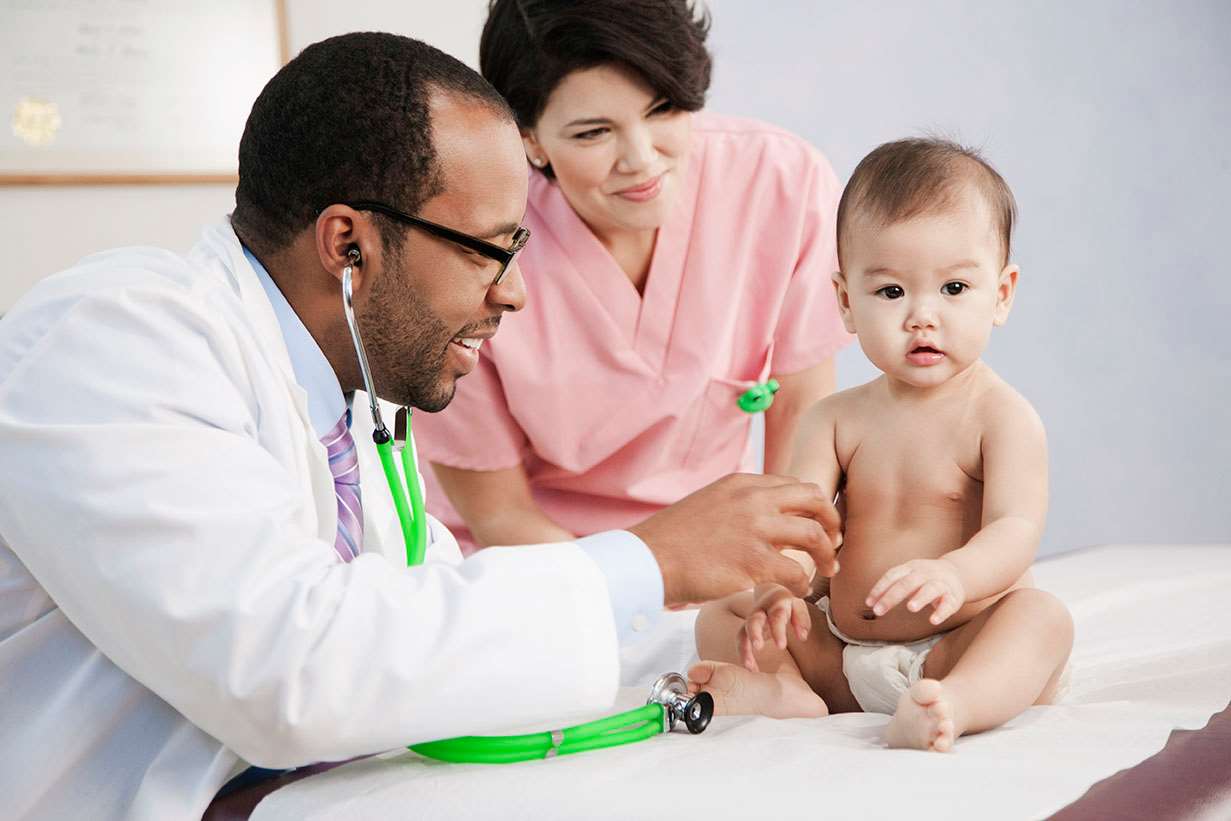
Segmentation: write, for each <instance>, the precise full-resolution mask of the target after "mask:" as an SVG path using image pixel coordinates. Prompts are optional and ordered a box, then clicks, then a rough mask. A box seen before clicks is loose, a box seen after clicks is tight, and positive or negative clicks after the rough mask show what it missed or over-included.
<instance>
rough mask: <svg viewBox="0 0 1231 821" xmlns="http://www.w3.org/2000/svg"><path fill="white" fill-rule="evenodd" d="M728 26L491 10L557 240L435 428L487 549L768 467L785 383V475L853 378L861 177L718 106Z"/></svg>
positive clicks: (531, 217)
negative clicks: (798, 443) (854, 210)
mask: <svg viewBox="0 0 1231 821" xmlns="http://www.w3.org/2000/svg"><path fill="white" fill-rule="evenodd" d="M707 29H708V19H705V18H702V19H698V18H697V17H696V16H695V14H694V13H693V11H692V9H691V8H690V7H689V4H688V3H686V2H685V1H684V0H647V1H646V2H641V3H637V4H634V5H632V6H631V7H630V5H629V4H623V3H617V2H614V0H584V1H583V2H577V1H576V0H567V2H566V1H563V0H562V1H561V2H532V1H529V0H527V1H523V2H515V0H496V2H494V3H493V4H492V6H491V11H490V15H489V17H488V20H487V23H486V26H485V28H484V30H483V36H482V42H481V46H480V61H481V68H482V71H483V74H484V76H485V77H486V78H487V79H488V80H489V81H491V83H492V84H493V85H494V86H495V87H496V88H497V90H499V91H500V92H501V93H502V94H503V95H504V97H505V98H506V99H507V100H508V101H509V103H510V105H511V106H512V108H513V110H514V112H515V114H516V115H517V119H518V124H519V126H520V128H521V134H522V140H523V144H524V148H525V153H526V156H527V158H528V160H529V162H530V165H531V167H532V170H531V172H530V186H529V204H528V208H527V213H526V220H525V223H526V226H527V227H528V228H530V230H531V232H532V233H533V235H534V238H535V239H534V242H533V243H532V244H531V245H530V246H529V247H527V249H526V251H525V252H524V253H523V255H522V256H521V258H520V260H521V267H522V272H523V275H524V276H525V278H526V287H527V290H528V291H529V292H530V294H531V297H530V299H529V300H528V302H527V305H526V308H525V310H524V311H522V312H521V313H519V314H518V315H515V316H510V317H508V319H507V320H506V325H505V330H504V331H503V332H502V333H501V335H500V338H499V339H495V340H491V341H489V342H485V343H484V345H483V347H482V349H481V350H480V354H479V362H478V365H477V367H476V369H475V371H474V373H472V374H471V375H470V376H469V377H468V378H467V379H466V381H465V382H464V383H462V384H459V385H458V389H457V394H456V396H455V397H454V401H453V403H452V405H451V406H450V407H449V409H448V410H447V411H445V412H443V413H440V414H436V415H432V416H423V417H421V418H419V420H418V422H417V424H418V428H417V430H418V431H419V440H420V445H419V447H420V453H421V455H423V456H425V457H426V458H427V459H429V460H430V461H431V462H432V463H433V467H434V472H435V479H436V481H437V482H438V485H439V488H440V489H442V490H443V491H444V492H443V493H441V492H439V491H438V490H436V488H431V489H430V490H429V492H428V500H429V507H430V509H431V510H432V511H433V512H434V513H435V514H436V515H437V516H439V517H440V518H441V519H442V520H443V521H445V522H447V523H448V524H449V526H450V527H451V528H452V529H453V531H454V533H455V534H457V536H458V539H459V541H460V542H461V543H462V547H463V550H473V549H474V548H475V547H476V546H482V545H490V544H520V543H536V542H544V541H556V540H566V539H571V538H573V537H574V536H575V535H578V534H586V533H594V532H598V531H602V530H605V529H608V528H612V527H623V526H626V525H627V524H628V523H630V522H635V521H637V520H639V519H641V518H644V517H645V516H647V515H650V514H651V513H653V512H654V511H656V510H659V509H661V508H662V507H663V506H664V505H667V504H670V503H672V502H674V501H675V500H677V499H679V498H680V497H682V496H684V495H686V494H688V493H690V492H691V491H694V490H696V489H697V488H699V487H701V486H703V485H705V484H707V483H709V482H711V481H713V480H715V479H717V478H718V477H720V476H723V475H726V474H729V473H732V472H735V471H749V470H754V469H755V461H754V453H753V452H752V451H751V449H750V448H749V447H748V440H749V435H748V434H749V428H750V425H751V417H750V415H749V414H747V413H745V412H743V411H742V410H741V409H740V407H739V406H738V404H737V402H738V399H739V397H740V395H741V394H742V393H744V392H745V391H746V390H748V389H749V388H750V387H753V386H755V385H758V384H761V383H764V382H765V381H767V380H768V379H769V378H771V377H772V378H773V379H776V380H777V381H778V383H780V385H781V389H780V390H779V392H778V393H777V395H776V398H775V401H774V404H773V406H772V407H771V408H770V410H769V411H768V412H767V413H766V414H765V462H764V465H765V470H766V472H767V473H775V472H781V471H784V470H785V468H786V458H787V452H788V450H789V445H790V440H791V437H792V435H793V433H794V430H795V427H796V421H797V419H798V417H799V414H800V412H801V410H803V409H804V408H806V407H808V406H809V405H810V404H812V403H813V402H815V401H817V400H818V399H820V398H821V397H822V396H824V395H826V394H827V393H829V392H830V391H831V390H832V389H833V385H834V371H833V357H834V354H835V353H836V352H837V351H838V350H839V349H840V348H841V347H842V346H844V345H846V344H847V343H848V342H849V340H850V337H849V336H848V335H847V333H846V332H845V330H844V329H843V327H842V324H841V322H840V320H839V317H838V313H837V307H836V305H835V302H834V297H833V288H832V286H831V284H830V274H831V273H832V272H833V271H834V270H835V269H836V267H837V260H836V255H835V247H834V215H835V211H836V208H837V202H838V196H839V194H840V193H841V188H840V186H839V184H838V181H837V179H836V178H835V176H834V173H833V171H832V170H831V169H830V167H829V164H828V163H827V162H826V161H825V159H824V158H823V157H822V156H821V155H820V154H819V153H818V152H817V151H816V150H815V149H813V148H812V147H811V146H809V145H808V144H807V143H806V142H804V141H803V140H801V139H799V138H798V137H795V136H793V135H791V134H789V133H787V132H785V131H783V130H781V129H778V128H775V127H773V126H770V125H766V124H764V123H759V122H754V121H750V120H740V119H731V118H723V117H717V116H712V115H709V114H705V113H699V109H701V107H702V105H703V103H704V99H705V93H706V89H707V88H708V86H709V79H710V55H709V53H708V52H707V51H706V48H705V44H704V41H705V37H706V33H707ZM694 112H698V113H694ZM428 481H429V484H430V483H431V482H432V477H429V479H428Z"/></svg>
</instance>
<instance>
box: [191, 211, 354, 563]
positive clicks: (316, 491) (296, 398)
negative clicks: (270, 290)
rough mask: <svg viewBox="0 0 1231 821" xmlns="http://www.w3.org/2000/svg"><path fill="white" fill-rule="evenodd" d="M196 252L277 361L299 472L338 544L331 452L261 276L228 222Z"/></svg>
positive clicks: (208, 232)
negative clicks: (225, 284) (221, 278)
mask: <svg viewBox="0 0 1231 821" xmlns="http://www.w3.org/2000/svg"><path fill="white" fill-rule="evenodd" d="M193 254H194V255H196V256H197V257H198V259H199V260H200V261H202V263H203V264H209V262H210V261H211V260H212V261H213V262H215V263H216V264H217V265H218V266H220V267H221V269H222V273H223V274H224V275H225V276H226V277H227V278H228V279H229V280H230V282H231V284H232V286H233V287H234V288H235V290H236V291H237V292H238V294H239V297H240V301H241V302H242V303H243V305H244V311H245V313H246V314H247V316H248V318H249V320H250V322H249V327H250V328H251V330H252V332H253V335H254V337H255V338H256V341H257V343H258V345H259V346H260V348H261V351H262V353H264V355H265V356H266V357H267V358H268V359H269V361H271V362H272V363H274V365H275V366H276V367H277V370H278V372H279V373H280V374H281V375H282V377H283V387H284V388H285V390H286V393H287V398H288V399H289V400H290V401H289V402H288V403H287V407H288V411H289V413H290V419H291V422H292V429H293V430H296V431H298V436H299V438H300V441H301V444H302V448H301V449H300V451H299V452H298V454H297V455H298V458H297V460H296V464H295V468H296V471H295V472H296V475H297V476H299V477H300V479H301V482H302V488H301V490H302V492H303V493H304V494H305V495H311V496H312V498H313V500H314V501H315V506H316V519H317V528H318V533H319V535H320V536H321V538H323V539H325V540H326V541H328V542H329V544H331V545H332V544H333V540H334V536H335V533H336V532H337V527H338V509H337V501H336V498H335V496H334V489H333V474H332V473H331V472H330V470H329V454H328V452H327V451H326V450H325V447H324V445H322V444H321V442H320V439H319V438H317V435H316V431H315V430H314V429H313V427H312V419H311V417H310V416H309V414H308V396H307V393H306V392H305V391H304V389H303V387H302V386H301V385H300V384H299V383H298V382H296V381H295V370H294V368H293V367H292V366H291V356H290V353H289V352H288V351H287V348H286V341H285V340H284V339H283V338H282V329H281V327H280V326H279V325H278V318H277V316H276V315H275V314H274V309H273V306H272V305H270V304H269V297H268V296H267V295H266V293H265V289H264V288H262V287H261V283H260V281H259V280H258V279H257V275H256V272H255V271H254V270H252V265H251V264H250V263H249V262H248V259H247V257H245V256H244V250H243V246H242V245H240V242H239V238H238V237H237V236H236V235H235V231H234V229H232V228H231V225H230V223H229V222H225V223H220V224H217V225H212V226H209V227H207V228H206V229H205V231H204V232H203V234H202V237H201V241H200V243H199V244H198V246H197V247H196V248H195V249H193Z"/></svg>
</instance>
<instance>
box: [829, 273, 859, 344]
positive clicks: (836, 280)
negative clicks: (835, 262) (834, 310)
mask: <svg viewBox="0 0 1231 821" xmlns="http://www.w3.org/2000/svg"><path fill="white" fill-rule="evenodd" d="M831 279H832V280H833V287H834V291H835V292H837V295H838V313H839V315H841V317H842V324H843V325H845V326H846V332H847V333H848V334H853V333H855V318H854V317H853V316H852V315H851V295H850V294H849V293H848V292H847V290H846V274H844V273H842V272H841V271H834V272H833V276H832V277H831Z"/></svg>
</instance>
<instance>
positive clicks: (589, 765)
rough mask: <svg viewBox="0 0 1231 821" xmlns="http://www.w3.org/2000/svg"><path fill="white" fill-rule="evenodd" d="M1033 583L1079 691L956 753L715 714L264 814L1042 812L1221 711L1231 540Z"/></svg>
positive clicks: (1129, 556) (660, 636)
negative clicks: (1072, 634) (707, 722)
mask: <svg viewBox="0 0 1231 821" xmlns="http://www.w3.org/2000/svg"><path fill="white" fill-rule="evenodd" d="M1035 575H1036V579H1037V583H1038V585H1039V586H1040V587H1042V588H1043V589H1046V590H1050V591H1051V592H1053V593H1055V594H1056V595H1058V596H1059V597H1060V598H1061V599H1063V600H1064V601H1065V602H1066V603H1067V604H1068V606H1069V608H1070V609H1071V611H1072V613H1073V617H1074V620H1075V622H1076V626H1077V639H1076V645H1075V648H1074V653H1073V667H1074V670H1073V680H1072V689H1071V691H1070V693H1069V695H1068V697H1067V699H1066V700H1065V701H1064V702H1063V703H1062V704H1059V705H1056V706H1050V707H1036V708H1032V709H1031V710H1028V711H1027V712H1026V713H1024V714H1023V715H1021V716H1019V717H1018V718H1016V719H1014V720H1013V721H1011V722H1009V723H1008V724H1007V725H1005V726H1004V727H1002V728H1000V729H997V730H994V731H991V732H988V733H983V734H980V735H976V736H969V737H966V738H963V739H961V740H960V741H959V743H958V745H957V750H956V752H954V753H952V754H949V755H941V754H933V753H922V752H916V751H904V750H888V749H885V747H884V745H883V743H882V741H881V732H882V729H883V727H884V725H885V723H886V722H887V720H888V719H887V717H886V716H881V715H869V714H848V715H839V716H831V717H829V718H824V719H791V720H787V721H774V720H770V719H765V718H751V717H732V718H724V717H720V718H716V719H715V720H714V722H713V723H712V724H711V726H710V728H709V729H708V730H707V731H706V732H705V734H704V735H702V736H698V737H692V736H688V735H687V734H680V733H676V734H672V735H670V736H666V737H656V738H653V739H651V740H649V741H646V742H642V743H639V744H633V745H629V746H626V747H620V748H616V749H611V750H602V751H598V752H590V753H585V754H581V755H576V756H567V757H564V758H558V759H554V760H549V761H534V762H526V763H523V764H516V765H504V766H484V765H456V764H442V763H439V762H431V761H425V760H423V759H420V758H418V757H417V756H415V755H413V754H411V753H403V754H400V755H396V756H392V755H388V754H387V755H386V756H383V757H377V758H372V759H367V760H364V761H360V762H355V763H353V764H348V765H345V766H343V767H339V768H337V769H335V770H333V771H330V772H328V773H324V774H322V775H318V776H314V777H312V778H308V779H305V780H303V781H299V782H296V783H294V784H291V785H289V786H287V787H284V788H282V789H281V790H278V791H276V792H274V793H272V794H271V795H270V796H269V797H268V798H266V799H265V800H264V801H263V802H262V803H261V804H260V805H259V806H258V807H257V809H256V811H255V812H254V813H253V816H252V818H253V819H254V821H282V820H283V819H311V820H312V821H324V820H325V819H344V818H345V819H350V818H368V817H373V818H375V817H384V816H390V817H402V816H406V815H411V814H413V816H414V817H416V818H424V819H432V818H468V819H521V818H524V819H533V821H543V819H554V818H596V819H629V818H638V819H643V818H644V819H649V818H663V819H673V820H674V819H678V818H680V817H696V818H706V819H707V821H708V819H721V818H740V819H747V818H750V817H766V816H769V815H781V816H795V817H809V816H813V815H817V814H820V815H824V816H828V817H859V818H869V819H877V818H884V819H893V821H901V819H906V818H909V819H911V821H920V819H930V818H945V819H954V818H970V819H984V818H990V817H995V818H1040V817H1044V816H1046V815H1049V814H1050V813H1052V812H1055V811H1056V810H1058V809H1060V808H1061V807H1063V806H1065V805H1066V804H1069V803H1071V802H1072V801H1074V800H1076V799H1077V798H1079V797H1080V796H1081V795H1082V794H1083V793H1084V792H1085V791H1086V789H1088V788H1089V787H1090V786H1091V785H1092V784H1094V783H1096V782H1098V781H1100V780H1102V779H1103V778H1106V777H1107V776H1109V775H1112V774H1113V773H1115V772H1117V771H1118V770H1121V769H1123V768H1126V767H1131V766H1133V765H1135V764H1137V763H1138V762H1140V761H1142V760H1144V759H1145V758H1148V757H1149V756H1150V755H1153V754H1154V753H1155V752H1157V751H1158V750H1160V749H1162V747H1163V745H1164V744H1165V743H1166V740H1167V737H1168V735H1169V734H1170V733H1171V731H1172V730H1173V729H1176V728H1183V729H1193V728H1198V727H1201V726H1203V725H1204V724H1205V723H1206V721H1207V720H1208V718H1209V717H1210V715H1211V714H1212V713H1215V712H1217V711H1219V710H1220V709H1222V708H1223V707H1224V706H1226V704H1227V699H1228V697H1229V696H1231V596H1228V595H1227V591H1228V590H1229V589H1231V545H1204V546H1178V545H1155V546H1117V547H1103V548H1096V549H1090V550H1083V551H1079V552H1075V553H1071V554H1067V555H1064V556H1060V557H1056V558H1054V559H1049V560H1046V561H1043V562H1041V563H1039V565H1038V566H1037V568H1036V573H1035ZM693 619H695V613H694V612H681V613H669V614H667V615H666V617H665V618H664V620H663V623H662V624H661V625H660V627H661V629H659V630H656V633H655V635H653V636H651V637H650V638H648V639H647V641H646V642H645V643H642V644H640V645H637V646H635V647H633V648H632V649H630V650H628V651H626V654H625V664H626V668H625V673H624V674H625V678H626V681H625V683H626V684H631V683H636V685H637V686H636V687H628V688H622V689H621V692H620V705H621V706H630V707H631V706H634V705H635V704H637V703H640V702H641V701H643V700H644V698H645V693H646V690H647V689H648V685H649V683H650V681H651V680H652V679H653V678H655V677H656V676H657V675H658V674H659V673H661V672H664V671H667V670H671V669H678V670H681V671H683V670H684V668H686V667H687V666H688V664H689V662H690V661H691V660H693V659H695V655H694V652H693V643H692V621H693ZM630 679H631V680H630Z"/></svg>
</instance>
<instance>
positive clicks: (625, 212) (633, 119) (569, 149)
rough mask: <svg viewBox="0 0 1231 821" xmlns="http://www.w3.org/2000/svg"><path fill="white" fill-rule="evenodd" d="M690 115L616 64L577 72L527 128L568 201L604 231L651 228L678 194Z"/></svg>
mask: <svg viewBox="0 0 1231 821" xmlns="http://www.w3.org/2000/svg"><path fill="white" fill-rule="evenodd" d="M691 130H692V118H691V115H690V114H689V113H688V112H686V111H681V110H679V109H676V108H674V107H672V105H671V103H669V102H667V100H666V99H665V98H663V97H660V96H658V95H657V93H656V92H655V91H654V90H653V89H652V88H650V87H649V86H648V85H647V84H646V83H645V82H644V81H643V80H641V79H640V78H639V77H638V76H637V75H635V74H633V73H631V72H629V71H627V70H624V69H622V68H619V67H617V66H613V65H603V66H597V67H595V68H590V69H585V70H581V71H574V72H573V73H572V74H569V75H567V76H566V77H565V78H564V79H563V80H562V81H561V82H560V84H559V85H557V86H556V88H555V90H554V91H552V93H551V96H550V97H549V98H548V100H547V105H546V107H545V108H544V109H543V114H542V116H541V117H539V121H538V122H537V123H535V126H534V128H533V129H530V130H529V131H528V132H526V133H525V134H523V137H524V141H525V149H526V155H527V156H528V157H529V158H530V160H531V162H534V161H535V160H536V159H541V160H545V161H546V162H547V163H550V164H551V168H552V170H553V171H554V172H555V175H556V182H557V183H558V184H559V186H560V190H561V192H562V193H563V194H564V196H565V198H566V199H567V200H568V202H569V205H571V206H572V207H573V210H574V211H576V212H577V214H578V216H580V217H581V218H582V220H584V221H585V223H586V224H587V225H589V226H590V228H591V230H593V231H594V232H595V233H596V234H599V235H600V236H602V235H604V234H609V233H612V232H621V231H645V230H653V229H655V228H658V227H659V226H660V225H662V224H663V221H664V220H665V219H666V217H667V215H668V214H669V213H670V212H671V209H672V208H673V207H674V205H675V203H676V201H677V200H678V198H679V192H680V184H681V180H682V178H683V175H684V170H685V164H686V161H687V158H688V148H689V142H690V136H691Z"/></svg>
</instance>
